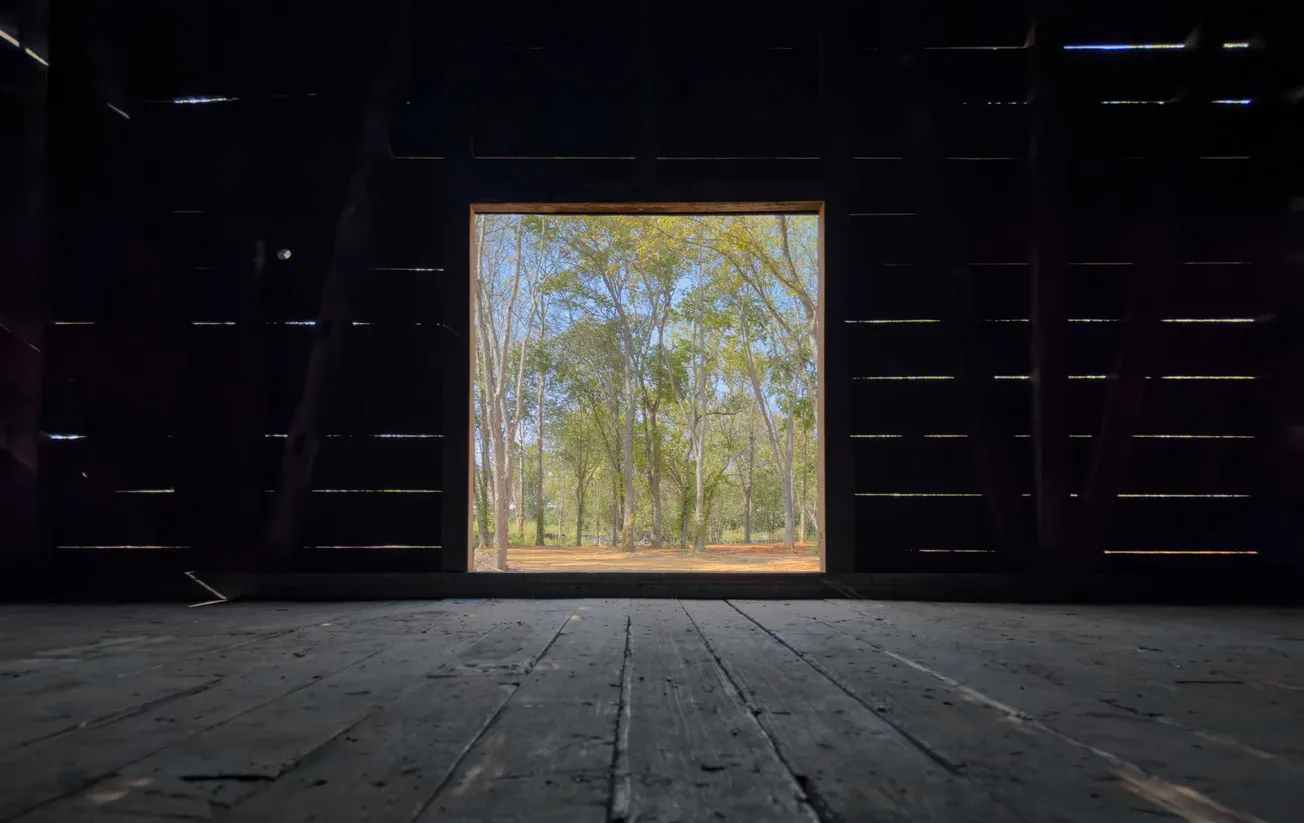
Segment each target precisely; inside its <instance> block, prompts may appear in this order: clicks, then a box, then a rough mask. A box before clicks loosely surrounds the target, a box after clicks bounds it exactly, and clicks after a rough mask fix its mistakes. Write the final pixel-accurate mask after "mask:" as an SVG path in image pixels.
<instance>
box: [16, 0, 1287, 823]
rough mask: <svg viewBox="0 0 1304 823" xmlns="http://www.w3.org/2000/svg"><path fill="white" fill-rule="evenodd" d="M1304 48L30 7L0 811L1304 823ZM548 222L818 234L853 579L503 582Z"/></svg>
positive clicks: (819, 25)
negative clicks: (713, 224) (628, 219)
mask: <svg viewBox="0 0 1304 823" xmlns="http://www.w3.org/2000/svg"><path fill="white" fill-rule="evenodd" d="M1300 32H1301V29H1300V27H1299V26H1298V25H1294V26H1292V25H1291V24H1290V22H1289V15H1287V14H1286V8H1285V4H1282V5H1281V7H1280V8H1279V7H1278V6H1276V5H1272V4H1267V3H1263V4H1260V3H1256V2H1227V1H1226V0H1156V1H1155V2H1147V3H1135V2H1134V3H1123V2H1116V1H1115V0H1108V2H1086V0H1072V1H1071V2H1051V0H1034V1H1033V2H1020V1H1018V0H998V1H997V0H993V2H985V3H978V2H965V0H928V2H919V3H888V2H867V3H845V4H843V3H833V2H817V3H794V2H787V1H786V0H740V1H739V2H733V1H732V0H715V1H714V2H707V1H705V0H704V1H701V2H699V1H698V0H643V1H642V2H633V3H627V4H612V3H608V4H594V3H573V2H558V3H523V2H517V0H511V1H510V2H508V1H506V0H504V1H503V2H497V1H496V0H494V1H492V2H491V1H488V0H487V1H486V2H480V3H472V4H463V5H462V6H456V7H453V6H447V5H446V4H441V3H427V2H419V1H418V0H381V2H375V3H369V4H367V3H357V2H353V0H319V2H306V0H272V1H270V2H259V3H252V2H250V3H216V2H185V3H179V2H165V1H164V0H140V1H139V2H131V3H112V2H107V0H11V2H9V3H7V4H5V5H4V7H3V8H0V40H3V42H0V107H2V108H3V121H2V122H3V129H0V140H3V143H2V145H3V147H4V149H5V153H6V155H7V156H8V157H9V158H11V163H10V174H9V175H7V179H6V185H5V186H4V187H3V198H4V218H3V220H4V222H3V226H2V230H3V232H4V238H3V244H2V247H0V261H2V268H0V271H2V272H3V276H0V433H2V434H3V438H2V439H0V595H2V596H3V597H4V598H5V599H6V600H13V601H24V602H14V603H10V604H6V605H4V606H0V704H2V705H3V706H4V708H5V712H4V716H5V722H4V723H3V724H2V726H3V727H2V728H0V760H2V761H3V766H2V767H0V821H3V820H11V819H15V820H23V821H38V820H39V821H44V820H50V821H56V820H57V821H73V820H122V821H139V822H140V823H143V821H155V820H160V821H161V820H175V819H191V818H193V819H211V818H214V817H221V818H231V819H248V820H264V819H266V820H272V819H275V820H364V819H365V820H435V819H453V820H459V819H468V820H469V819H476V820H562V819H566V820H590V819H591V820H607V821H618V820H629V821H632V820H635V819H642V820H686V821H688V820H692V821H696V820H711V819H741V820H749V821H751V820H755V821H761V820H817V821H821V823H833V822H834V821H852V820H879V819H882V820H902V821H904V820H939V821H943V820H945V821H950V820H957V821H959V820H964V821H969V820H973V821H992V820H1007V819H1008V820H1071V821H1098V820H1099V821H1103V820H1110V821H1114V820H1150V819H1154V818H1155V817H1156V815H1158V816H1161V817H1171V818H1174V819H1185V820H1188V821H1219V822H1221V821H1263V820H1267V821H1287V820H1295V819H1299V809H1300V808H1302V807H1304V779H1301V776H1300V774H1301V772H1304V753H1301V749H1300V743H1299V741H1300V740H1301V739H1304V702H1302V700H1304V699H1302V698H1301V697H1300V695H1301V694H1304V662H1302V658H1301V653H1302V652H1301V647H1300V641H1301V640H1304V637H1302V636H1301V635H1304V627H1302V626H1301V612H1299V611H1298V610H1297V609H1295V608H1294V607H1292V606H1291V604H1292V603H1297V602H1298V601H1299V592H1300V585H1301V582H1304V547H1302V546H1301V540H1300V533H1301V527H1302V526H1304V516H1302V513H1304V483H1302V482H1301V478H1302V477H1304V435H1301V431H1304V366H1302V364H1304V287H1302V286H1301V284H1304V176H1302V174H1301V156H1304V135H1302V134H1301V128H1300V120H1301V111H1300V109H1301V99H1304V65H1302V64H1304V60H1301V54H1304V42H1301V41H1302V39H1304V38H1301V34H1300ZM514 204H515V205H519V206H520V207H522V208H524V209H527V210H536V211H537V210H539V209H550V208H555V209H557V210H562V211H578V212H603V211H615V212H639V211H649V212H665V211H671V212H684V213H694V212H697V211H702V210H709V211H716V212H719V211H724V212H726V213H729V212H735V213H765V212H767V211H775V210H782V209H785V208H786V209H792V208H800V209H802V210H808V211H818V212H819V214H820V215H821V220H822V227H823V237H822V243H823V245H822V249H821V260H820V264H821V268H822V274H823V282H822V296H821V299H822V300H823V311H824V316H823V328H822V333H823V341H824V348H823V350H822V358H823V362H822V372H821V400H822V404H823V409H822V418H821V419H820V437H821V438H823V440H822V442H823V443H825V444H826V449H825V458H824V466H823V478H822V484H823V485H822V494H823V503H822V505H823V507H824V508H823V513H822V514H823V523H822V531H821V533H820V544H821V547H822V548H823V551H824V572H823V573H821V574H807V575H799V574H772V575H767V576H763V577H762V576H756V575H744V574H719V575H700V574H656V575H653V574H625V575H612V574H590V575H577V574H536V575H529V576H526V575H513V574H492V573H471V572H469V570H468V557H469V553H470V551H469V547H470V542H471V539H472V535H471V529H470V525H471V523H470V515H469V511H470V505H469V495H470V488H469V477H468V475H469V471H468V464H469V461H470V459H471V457H470V455H471V443H470V436H469V432H470V425H471V415H472V410H471V404H470V402H469V399H468V398H469V392H470V388H469V387H470V381H471V362H470V356H471V351H472V348H471V346H470V345H469V342H470V341H469V336H470V335H471V334H472V333H473V332H472V328H471V314H470V308H469V307H470V303H471V282H472V277H471V274H472V273H471V259H472V254H471V232H470V225H471V222H470V221H471V209H472V207H474V206H477V205H479V206H484V207H492V208H494V209H498V210H504V209H507V208H508V207H510V206H512V205H514ZM418 490H419V491H420V492H421V493H412V492H415V491H418ZM471 598H475V599H471ZM504 598H507V599H504ZM511 598H528V599H511ZM549 598H553V599H549ZM558 598H561V599H558ZM603 598H606V599H603ZM735 598H739V599H735ZM912 599H913V600H914V601H915V602H910V601H911V600H912ZM330 600H336V601H364V600H365V601H377V602H352V603H342V604H341V603H335V604H329V603H327V602H324V601H330ZM397 600H404V601H406V602H395V601H397ZM922 600H930V601H947V602H920V601H922ZM39 601H61V602H58V603H54V602H45V603H42V602H39ZM76 601H98V602H97V603H95V604H90V603H87V602H76ZM146 601H151V602H146ZM197 601H198V602H197ZM242 601H247V602H242ZM271 601H277V602H271ZM963 601H969V603H968V604H967V605H966V604H964V603H963ZM978 601H986V602H987V603H988V604H987V605H977V604H976V603H977V602H978ZM1030 601H1042V604H1041V605H1014V604H1015V603H1025V604H1027V603H1029V602H1030ZM1090 601H1096V602H1100V601H1113V602H1115V603H1117V602H1119V601H1126V602H1128V603H1132V604H1137V605H1126V606H1124V605H1064V604H1067V603H1077V604H1083V603H1086V602H1090ZM1174 601H1185V603H1184V604H1183V605H1180V606H1178V605H1166V606H1165V605H1159V604H1160V603H1170V604H1171V603H1173V602H1174ZM1002 603H1003V604H1004V605H997V604H1002ZM1052 603H1057V604H1060V605H1050V604H1052ZM1217 603H1222V604H1228V603H1234V604H1239V605H1234V606H1229V605H1213V604H1217ZM189 604H196V605H197V606H199V608H197V609H195V610H189V609H187V606H188V605H189ZM1147 604H1148V605H1147ZM1197 604H1198V605H1197Z"/></svg>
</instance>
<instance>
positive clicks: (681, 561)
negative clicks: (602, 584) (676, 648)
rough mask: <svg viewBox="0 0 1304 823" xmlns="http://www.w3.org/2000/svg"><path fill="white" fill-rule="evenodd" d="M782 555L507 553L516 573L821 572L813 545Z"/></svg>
mask: <svg viewBox="0 0 1304 823" xmlns="http://www.w3.org/2000/svg"><path fill="white" fill-rule="evenodd" d="M797 545H798V548H797V549H796V551H791V552H789V551H784V550H783V545H782V544H781V543H760V544H751V545H740V544H725V545H709V546H707V547H706V552H705V553H703V554H693V553H692V552H684V551H681V550H680V549H679V548H678V547H674V548H664V549H651V548H648V547H646V546H640V547H638V548H637V549H635V551H634V553H633V554H627V553H625V552H622V551H618V550H615V549H612V548H611V547H609V546H569V547H565V548H563V547H557V546H546V547H543V548H535V547H527V546H513V547H511V548H510V549H508V550H507V570H508V571H512V572H817V571H819V570H820V557H819V554H818V553H817V552H816V551H815V550H814V548H813V547H812V546H811V545H810V544H809V543H799V544H797ZM475 570H476V571H493V553H492V552H487V551H481V550H477V551H476V553H475Z"/></svg>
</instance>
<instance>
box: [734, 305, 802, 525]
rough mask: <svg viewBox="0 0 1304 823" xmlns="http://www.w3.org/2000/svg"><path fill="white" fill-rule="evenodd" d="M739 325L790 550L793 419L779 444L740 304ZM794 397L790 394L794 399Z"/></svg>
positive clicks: (789, 419) (744, 315)
mask: <svg viewBox="0 0 1304 823" xmlns="http://www.w3.org/2000/svg"><path fill="white" fill-rule="evenodd" d="M739 317H740V323H739V325H740V326H741V327H742V333H743V359H744V360H745V361H746V364H747V377H748V379H749V380H750V381H751V384H752V392H753V393H754V394H755V396H756V404H757V405H758V406H759V407H760V410H761V419H762V421H764V423H765V433H766V435H767V436H768V437H769V440H770V453H771V454H772V455H773V456H774V465H775V467H776V468H777V469H778V471H779V483H780V484H781V485H782V487H783V531H784V546H783V547H784V548H785V549H788V550H789V551H791V550H792V525H793V524H792V519H793V518H792V446H793V442H792V440H793V415H792V414H791V412H790V413H789V414H788V425H787V431H786V432H785V434H786V438H787V442H786V448H785V444H784V443H781V442H780V437H779V430H778V427H777V425H776V424H775V420H774V415H772V414H771V413H770V407H769V405H768V404H767V402H766V397H765V392H764V390H763V389H762V388H761V381H760V378H759V377H758V376H757V374H756V361H755V357H754V356H753V353H752V340H751V336H750V332H749V329H748V324H747V306H746V304H745V303H743V304H740V309H739ZM795 396H796V395H795V394H794V397H795Z"/></svg>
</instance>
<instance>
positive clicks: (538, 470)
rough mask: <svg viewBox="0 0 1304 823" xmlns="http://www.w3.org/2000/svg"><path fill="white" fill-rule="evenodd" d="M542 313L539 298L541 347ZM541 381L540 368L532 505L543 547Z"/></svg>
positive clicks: (541, 372) (536, 540) (538, 542)
mask: <svg viewBox="0 0 1304 823" xmlns="http://www.w3.org/2000/svg"><path fill="white" fill-rule="evenodd" d="M543 312H544V306H543V298H542V297H540V298H539V345H543V335H544V332H545V328H544V321H545V319H546V318H545V317H544V313H543ZM543 381H544V369H543V368H540V369H539V410H538V421H537V425H536V427H535V439H536V440H538V445H539V450H538V461H537V462H538V465H537V466H535V467H534V470H535V478H536V479H535V488H536V492H535V494H536V497H535V504H534V505H535V514H534V518H535V519H534V545H536V546H542V545H543ZM557 526H558V528H559V529H560V527H561V520H558V521H557Z"/></svg>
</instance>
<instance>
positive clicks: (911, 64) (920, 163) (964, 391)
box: [896, 3, 1026, 557]
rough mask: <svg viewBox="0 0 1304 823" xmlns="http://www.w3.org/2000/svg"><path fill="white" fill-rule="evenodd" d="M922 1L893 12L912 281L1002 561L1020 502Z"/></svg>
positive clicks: (1014, 549) (1019, 538)
mask: <svg viewBox="0 0 1304 823" xmlns="http://www.w3.org/2000/svg"><path fill="white" fill-rule="evenodd" d="M927 13H928V7H927V4H919V3H916V4H912V5H910V6H908V7H905V8H904V9H903V10H901V11H898V14H900V15H901V16H902V17H901V20H900V23H899V32H898V33H897V35H896V36H897V37H898V38H899V42H900V43H901V44H902V46H903V47H904V49H905V50H904V51H903V52H902V54H901V55H900V57H899V61H900V66H901V68H902V70H903V74H904V77H905V79H906V87H907V90H908V95H909V97H908V101H907V106H908V123H909V132H910V135H909V136H910V164H911V171H912V175H911V180H912V182H913V183H914V190H915V197H916V204H915V215H916V217H915V219H916V220H917V221H918V222H919V227H920V231H921V233H922V237H923V242H922V243H921V245H920V252H919V255H920V256H919V258H918V260H917V268H916V273H915V274H914V275H913V276H915V277H922V278H925V280H926V282H928V283H930V284H932V285H933V286H934V287H935V290H936V294H937V298H938V307H937V313H938V315H939V316H940V319H941V320H942V324H941V329H940V330H939V333H940V334H942V335H945V337H946V345H947V350H948V354H949V357H950V359H951V361H952V363H953V364H954V369H955V377H956V384H957V388H958V389H959V392H960V397H961V401H962V403H963V405H964V409H963V413H964V419H965V428H966V431H967V433H968V435H969V437H968V438H967V439H968V443H969V446H970V448H971V451H972V457H973V465H974V473H975V475H976V479H977V481H978V488H979V490H980V491H981V492H982V495H983V503H984V505H985V507H986V509H987V513H988V518H989V520H990V521H991V524H992V528H993V532H994V535H995V538H996V541H997V546H998V548H999V549H1000V550H1001V552H1002V553H1003V554H1005V555H1007V556H1012V557H1019V556H1021V555H1022V554H1023V549H1024V544H1025V542H1026V541H1025V534H1024V532H1025V528H1024V523H1023V513H1022V509H1023V507H1022V500H1021V499H1020V497H1019V491H1018V485H1017V482H1016V480H1015V473H1014V460H1013V454H1012V449H1013V444H1014V439H1013V437H1012V435H1013V434H1014V432H1010V431H1002V430H1001V427H1000V426H999V425H997V421H996V418H995V415H994V413H993V411H992V406H993V397H992V392H993V381H992V373H993V372H992V367H991V365H990V362H989V358H988V357H987V356H986V355H985V353H984V347H985V343H986V341H985V340H983V335H982V329H981V322H980V320H979V318H978V316H977V308H976V306H975V304H974V294H973V286H972V281H971V279H970V276H969V268H968V265H967V264H965V263H964V262H963V258H962V255H963V246H962V242H961V240H962V238H963V236H964V229H963V217H962V216H960V215H957V214H956V213H955V210H954V207H953V198H952V196H951V191H950V181H949V180H948V177H947V169H946V159H945V150H944V148H943V145H942V135H941V134H940V132H939V130H938V127H937V119H936V117H935V116H934V111H933V103H932V99H933V94H932V92H933V89H932V88H931V81H930V62H931V61H930V52H929V51H928V50H927V49H926V48H925V47H926V46H927V43H926V42H925V40H924V36H923V26H924V19H925V18H924V15H925V14H927Z"/></svg>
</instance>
